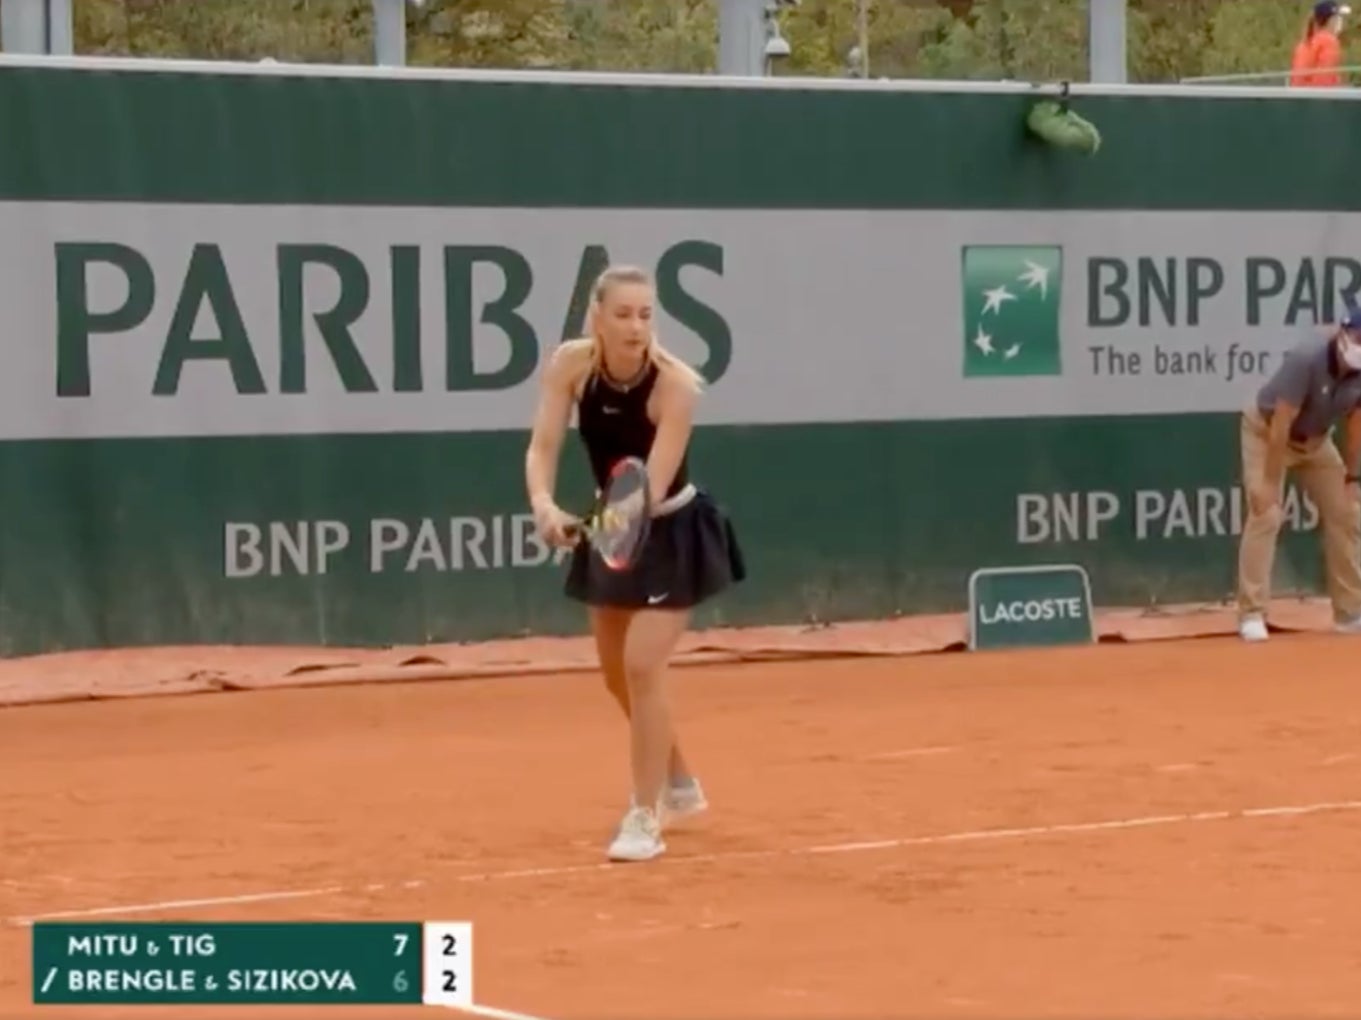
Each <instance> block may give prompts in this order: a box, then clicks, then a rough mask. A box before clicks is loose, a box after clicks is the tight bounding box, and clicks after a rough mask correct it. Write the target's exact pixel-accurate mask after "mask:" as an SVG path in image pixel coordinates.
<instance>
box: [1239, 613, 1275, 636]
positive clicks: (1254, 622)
mask: <svg viewBox="0 0 1361 1020" xmlns="http://www.w3.org/2000/svg"><path fill="white" fill-rule="evenodd" d="M1238 636H1239V637H1241V638H1242V639H1243V640H1244V641H1265V640H1266V639H1267V637H1268V636H1269V635H1268V634H1267V629H1266V620H1264V619H1263V618H1262V617H1261V615H1259V614H1257V613H1253V614H1251V615H1249V616H1245V617H1243V619H1242V620H1240V621H1239V623H1238Z"/></svg>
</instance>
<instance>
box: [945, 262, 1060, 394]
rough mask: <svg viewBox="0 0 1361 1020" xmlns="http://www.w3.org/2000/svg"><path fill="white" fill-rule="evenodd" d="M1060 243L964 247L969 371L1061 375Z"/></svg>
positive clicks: (971, 373)
mask: <svg viewBox="0 0 1361 1020" xmlns="http://www.w3.org/2000/svg"><path fill="white" fill-rule="evenodd" d="M1062 279H1063V249H1062V248H1060V247H1059V246H1058V245H1014V244H983V245H979V244H975V245H968V246H966V247H965V248H964V259H963V273H962V283H963V287H962V288H961V289H962V290H963V292H964V374H965V375H966V376H987V375H1009V376H1025V375H1059V374H1060V373H1061V371H1062V369H1063V365H1062V357H1061V352H1060V343H1059V307H1060V305H1059V298H1060V296H1061V295H1060V293H1059V288H1060V284H1061V282H1062Z"/></svg>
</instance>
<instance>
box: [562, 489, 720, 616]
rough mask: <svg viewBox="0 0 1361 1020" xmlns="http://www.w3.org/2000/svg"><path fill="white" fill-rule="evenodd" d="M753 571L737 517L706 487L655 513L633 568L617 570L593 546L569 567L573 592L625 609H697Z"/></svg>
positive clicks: (580, 597) (583, 547)
mask: <svg viewBox="0 0 1361 1020" xmlns="http://www.w3.org/2000/svg"><path fill="white" fill-rule="evenodd" d="M746 576H747V569H746V564H745V562H744V560H743V558H742V550H741V547H740V546H739V545H738V542H737V534H736V532H735V531H734V530H733V526H732V522H731V521H730V520H729V519H728V516H727V514H726V513H725V512H724V511H723V509H722V507H720V506H719V505H718V504H717V503H716V502H714V500H713V499H712V498H711V497H710V496H709V494H708V493H707V492H705V491H704V490H703V489H697V491H696V493H695V495H694V497H693V498H692V499H691V500H690V501H689V502H688V503H686V504H685V505H684V506H682V507H680V508H679V509H677V510H675V511H673V512H671V513H669V514H664V515H663V516H661V517H655V518H653V520H652V527H651V530H650V531H649V532H648V536H647V539H646V540H645V542H644V544H643V549H642V552H641V553H640V554H639V557H638V561H637V563H635V564H634V565H633V569H632V570H619V571H616V570H611V569H610V568H609V567H607V566H605V564H604V562H603V561H602V560H601V559H600V555H599V554H598V553H597V552H596V551H595V550H594V549H593V548H591V547H590V546H589V545H586V544H582V545H579V546H577V548H576V549H575V550H573V552H572V558H571V561H570V562H569V564H568V567H567V582H566V585H565V590H566V593H567V596H568V597H569V598H572V599H576V600H577V601H578V602H585V603H586V604H588V605H592V606H611V607H615V608H620V609H649V608H651V609H691V608H693V607H695V606H697V605H699V604H700V603H701V602H704V601H705V600H706V599H709V598H712V597H713V596H715V595H717V594H718V593H719V592H721V591H723V590H724V589H725V588H728V587H730V586H731V585H733V584H736V583H738V582H739V581H741V580H743V579H744V578H745V577H746Z"/></svg>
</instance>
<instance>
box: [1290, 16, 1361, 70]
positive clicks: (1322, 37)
mask: <svg viewBox="0 0 1361 1020" xmlns="http://www.w3.org/2000/svg"><path fill="white" fill-rule="evenodd" d="M1351 12H1352V9H1351V8H1350V7H1348V6H1347V5H1346V4H1340V3H1337V2H1336V0H1322V2H1321V3H1316V4H1314V10H1313V13H1312V14H1310V16H1309V20H1308V22H1306V23H1305V26H1304V35H1303V37H1302V38H1301V39H1300V41H1299V42H1298V43H1296V45H1295V54H1294V58H1293V59H1292V60H1291V62H1290V84H1291V85H1295V86H1299V85H1303V86H1313V87H1314V88H1335V87H1337V86H1339V85H1341V84H1342V75H1341V73H1340V72H1339V71H1338V68H1339V67H1340V66H1341V64H1342V43H1341V42H1339V41H1338V35H1340V34H1341V32H1342V23H1343V19H1344V18H1346V16H1347V15H1349V14H1351Z"/></svg>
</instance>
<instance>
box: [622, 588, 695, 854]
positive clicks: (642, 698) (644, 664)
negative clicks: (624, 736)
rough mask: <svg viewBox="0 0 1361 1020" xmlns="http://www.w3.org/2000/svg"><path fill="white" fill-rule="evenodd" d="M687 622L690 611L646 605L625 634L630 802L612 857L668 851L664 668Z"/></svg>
mask: <svg viewBox="0 0 1361 1020" xmlns="http://www.w3.org/2000/svg"><path fill="white" fill-rule="evenodd" d="M688 622H689V613H688V612H685V611H676V610H665V609H644V610H639V611H638V612H636V613H634V614H633V618H632V619H631V620H630V622H629V627H628V632H627V635H626V636H625V638H624V675H625V677H626V679H627V682H628V695H629V730H630V736H631V752H632V755H631V757H632V764H633V803H632V805H631V806H630V808H629V811H628V813H627V814H626V815H625V816H624V821H623V823H622V824H621V825H620V827H619V833H618V835H617V836H616V837H615V839H614V842H613V843H612V844H611V845H610V853H609V855H610V858H611V859H612V860H620V861H645V860H650V859H651V858H653V857H656V856H657V855H659V854H661V853H662V852H663V851H665V849H666V844H665V843H663V842H662V836H661V830H662V814H663V811H664V810H665V807H664V798H663V794H664V792H665V790H666V787H667V763H668V761H669V760H670V756H671V749H672V746H673V740H672V737H673V733H674V730H673V727H672V720H671V703H670V699H669V698H668V696H667V690H666V668H667V664H668V662H669V661H670V658H671V653H672V652H673V651H674V650H675V648H676V644H677V643H678V642H679V641H680V638H681V635H682V634H684V633H685V628H686V625H687V623H688Z"/></svg>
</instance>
